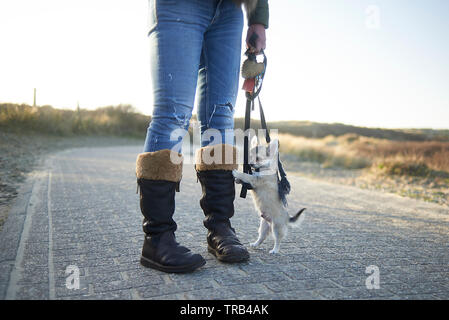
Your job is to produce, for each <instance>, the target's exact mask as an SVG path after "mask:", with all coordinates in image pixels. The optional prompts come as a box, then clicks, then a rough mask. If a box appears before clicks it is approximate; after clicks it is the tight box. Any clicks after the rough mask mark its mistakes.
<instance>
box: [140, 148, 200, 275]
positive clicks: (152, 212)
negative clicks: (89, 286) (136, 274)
mask: <svg viewBox="0 0 449 320" xmlns="http://www.w3.org/2000/svg"><path fill="white" fill-rule="evenodd" d="M182 160H183V159H182V155H180V154H178V153H176V152H173V151H171V150H160V151H155V152H146V153H142V154H139V155H138V156H137V161H136V176H137V183H138V187H139V189H140V209H141V211H142V214H143V216H144V219H143V225H142V227H143V232H144V233H145V240H144V244H143V248H142V256H141V258H140V263H141V264H142V265H143V266H145V267H148V268H153V269H157V270H160V271H164V272H173V273H183V272H192V271H194V270H195V269H197V268H199V267H201V266H203V265H204V264H205V263H206V261H205V260H204V259H203V257H201V255H199V254H194V253H192V252H191V251H190V250H189V249H187V248H186V247H183V246H181V245H179V243H177V242H176V238H175V231H176V228H177V225H176V223H175V221H174V220H173V213H174V212H175V192H176V191H177V190H179V183H180V181H181V175H182Z"/></svg>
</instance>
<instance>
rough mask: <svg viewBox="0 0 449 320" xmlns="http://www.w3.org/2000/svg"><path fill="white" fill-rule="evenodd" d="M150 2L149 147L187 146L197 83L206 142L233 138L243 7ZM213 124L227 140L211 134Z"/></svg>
mask: <svg viewBox="0 0 449 320" xmlns="http://www.w3.org/2000/svg"><path fill="white" fill-rule="evenodd" d="M149 5H150V6H149V8H150V14H149V24H150V26H149V27H150V30H149V39H150V45H151V49H150V50H151V76H152V82H153V91H152V92H153V100H154V105H153V114H152V120H151V123H150V125H149V127H148V131H147V136H146V140H145V146H144V152H152V151H158V150H162V149H172V150H173V151H177V152H181V144H180V141H182V138H183V136H184V134H185V132H186V131H184V130H188V128H189V121H190V118H191V116H192V110H193V106H194V101H195V93H196V90H197V87H198V95H197V99H198V102H197V106H198V109H197V115H198V122H199V125H200V128H201V134H202V136H203V138H202V139H201V140H202V142H201V145H202V146H207V145H209V144H218V143H227V144H233V143H234V135H233V128H234V108H235V102H236V98H237V93H238V87H239V72H240V56H241V41H242V39H241V38H242V28H243V13H242V9H241V8H240V7H237V6H236V5H235V4H234V3H233V2H232V1H231V0H188V1H186V0H149ZM208 129H216V130H218V132H220V133H221V140H218V139H216V138H215V139H205V138H207V137H206V136H205V133H208V132H210V131H209V130H208ZM206 130H208V131H207V132H206ZM182 132H184V134H182ZM212 132H213V131H212ZM216 132H217V131H216ZM172 134H173V136H172ZM206 135H207V134H206ZM210 140H212V141H210Z"/></svg>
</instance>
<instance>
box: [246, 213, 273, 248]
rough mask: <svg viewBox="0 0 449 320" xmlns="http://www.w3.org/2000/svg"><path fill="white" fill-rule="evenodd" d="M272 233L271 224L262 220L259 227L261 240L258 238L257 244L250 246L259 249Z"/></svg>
mask: <svg viewBox="0 0 449 320" xmlns="http://www.w3.org/2000/svg"><path fill="white" fill-rule="evenodd" d="M269 233H270V224H269V223H268V222H267V221H266V220H265V219H264V218H260V225H259V238H257V240H256V242H253V243H251V244H250V246H251V247H257V246H258V245H260V244H261V243H262V242H263V241H264V240H265V239H266V238H267V236H268V234H269Z"/></svg>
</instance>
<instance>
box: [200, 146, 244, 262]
mask: <svg viewBox="0 0 449 320" xmlns="http://www.w3.org/2000/svg"><path fill="white" fill-rule="evenodd" d="M195 169H196V172H197V177H198V180H199V181H200V183H201V188H202V191H203V194H202V197H201V200H200V205H201V208H202V209H203V212H204V215H205V216H206V217H205V219H204V221H203V222H204V226H205V227H206V228H207V229H208V233H207V244H208V251H209V252H210V253H212V254H213V255H214V256H215V257H216V258H217V259H218V260H220V261H222V262H242V261H246V260H248V259H249V253H248V251H247V250H246V248H245V247H244V246H243V245H242V244H241V243H240V241H239V239H238V238H237V236H236V234H235V230H234V229H233V228H232V226H231V221H230V219H231V218H232V216H233V215H234V199H235V184H234V177H233V175H232V170H234V169H237V161H236V149H235V147H233V146H231V145H226V144H220V145H215V146H208V147H203V148H201V149H199V150H198V151H197V154H196V164H195Z"/></svg>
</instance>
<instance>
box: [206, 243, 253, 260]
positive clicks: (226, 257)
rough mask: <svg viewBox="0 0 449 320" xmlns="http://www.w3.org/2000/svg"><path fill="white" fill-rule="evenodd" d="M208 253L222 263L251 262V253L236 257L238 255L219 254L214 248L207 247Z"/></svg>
mask: <svg viewBox="0 0 449 320" xmlns="http://www.w3.org/2000/svg"><path fill="white" fill-rule="evenodd" d="M207 251H209V253H211V254H213V255H214V256H215V257H216V258H217V259H218V261H221V262H228V263H237V262H245V261H248V260H249V253H248V254H247V255H246V256H243V257H242V256H236V255H234V256H233V255H224V254H219V253H218V252H217V251H216V250H215V249H214V248H212V247H211V246H209V245H208V246H207Z"/></svg>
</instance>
